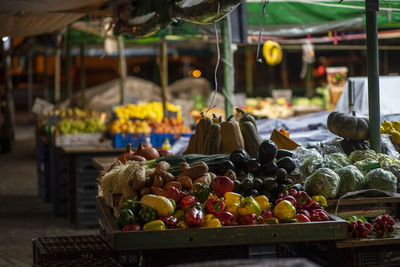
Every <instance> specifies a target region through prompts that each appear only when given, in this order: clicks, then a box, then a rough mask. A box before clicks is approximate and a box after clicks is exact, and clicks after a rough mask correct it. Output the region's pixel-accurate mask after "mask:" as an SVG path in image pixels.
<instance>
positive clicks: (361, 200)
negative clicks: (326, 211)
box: [328, 197, 400, 206]
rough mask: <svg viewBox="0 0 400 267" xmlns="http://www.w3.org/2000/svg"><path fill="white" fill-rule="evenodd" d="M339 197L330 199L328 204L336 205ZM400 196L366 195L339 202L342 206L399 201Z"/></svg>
mask: <svg viewBox="0 0 400 267" xmlns="http://www.w3.org/2000/svg"><path fill="white" fill-rule="evenodd" d="M337 201H338V200H337V199H329V200H328V206H333V205H336V203H337ZM399 202H400V197H365V198H344V199H341V200H340V202H339V205H340V206H348V205H364V204H382V203H399Z"/></svg>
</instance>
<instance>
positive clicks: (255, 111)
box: [244, 97, 294, 119]
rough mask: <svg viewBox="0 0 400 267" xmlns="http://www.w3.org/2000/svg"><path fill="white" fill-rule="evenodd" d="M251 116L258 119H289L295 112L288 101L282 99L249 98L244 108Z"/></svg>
mask: <svg viewBox="0 0 400 267" xmlns="http://www.w3.org/2000/svg"><path fill="white" fill-rule="evenodd" d="M244 110H246V111H247V112H248V113H250V114H251V115H253V116H255V117H258V118H270V119H275V118H288V117H291V116H293V114H294V112H293V109H292V108H291V106H290V105H289V103H287V101H286V99H285V98H283V97H281V98H278V99H276V100H274V99H272V98H270V97H267V98H247V99H246V107H245V108H244Z"/></svg>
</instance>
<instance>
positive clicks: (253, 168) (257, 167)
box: [246, 158, 261, 176]
mask: <svg viewBox="0 0 400 267" xmlns="http://www.w3.org/2000/svg"><path fill="white" fill-rule="evenodd" d="M246 169H247V171H248V172H249V173H251V174H253V175H254V176H257V175H259V174H260V173H261V164H260V163H259V162H258V161H257V159H256V158H250V159H249V160H248V161H247V164H246Z"/></svg>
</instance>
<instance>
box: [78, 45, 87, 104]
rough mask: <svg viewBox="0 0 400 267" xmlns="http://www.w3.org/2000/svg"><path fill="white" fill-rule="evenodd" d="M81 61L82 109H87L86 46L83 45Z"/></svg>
mask: <svg viewBox="0 0 400 267" xmlns="http://www.w3.org/2000/svg"><path fill="white" fill-rule="evenodd" d="M79 60H80V67H79V77H80V84H81V105H82V108H84V107H85V104H86V103H85V102H86V101H85V90H86V72H85V45H84V44H81V45H80V49H79Z"/></svg>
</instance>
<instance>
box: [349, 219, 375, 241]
mask: <svg viewBox="0 0 400 267" xmlns="http://www.w3.org/2000/svg"><path fill="white" fill-rule="evenodd" d="M347 235H348V237H349V238H359V237H360V238H366V237H367V236H368V235H372V225H371V224H370V223H364V222H363V221H361V220H357V221H352V222H347Z"/></svg>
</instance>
